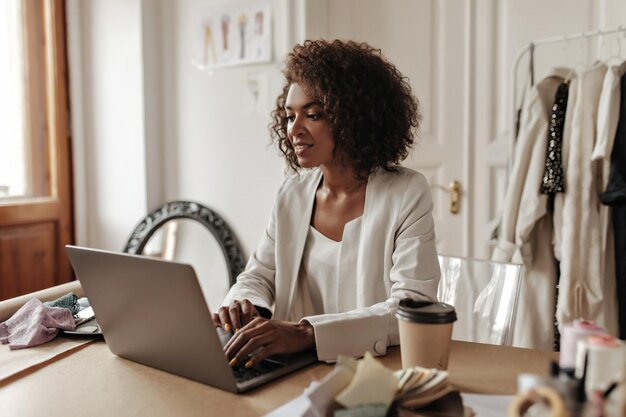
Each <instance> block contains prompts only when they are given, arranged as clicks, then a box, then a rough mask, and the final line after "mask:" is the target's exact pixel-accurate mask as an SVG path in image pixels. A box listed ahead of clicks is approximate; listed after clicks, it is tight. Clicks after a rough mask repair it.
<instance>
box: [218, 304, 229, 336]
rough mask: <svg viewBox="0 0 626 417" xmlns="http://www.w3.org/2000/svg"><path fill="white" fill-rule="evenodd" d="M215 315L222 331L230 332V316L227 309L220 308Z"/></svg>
mask: <svg viewBox="0 0 626 417" xmlns="http://www.w3.org/2000/svg"><path fill="white" fill-rule="evenodd" d="M217 314H218V316H219V318H220V322H221V324H222V327H223V328H224V330H226V331H227V332H230V331H231V330H232V324H231V322H230V315H229V314H228V307H225V306H224V307H220V309H219V310H217Z"/></svg>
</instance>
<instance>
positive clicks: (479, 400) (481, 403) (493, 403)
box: [461, 394, 513, 417]
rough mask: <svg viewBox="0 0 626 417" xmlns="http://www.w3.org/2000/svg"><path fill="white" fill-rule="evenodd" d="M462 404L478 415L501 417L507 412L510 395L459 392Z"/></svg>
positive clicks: (511, 399)
mask: <svg viewBox="0 0 626 417" xmlns="http://www.w3.org/2000/svg"><path fill="white" fill-rule="evenodd" d="M461 397H462V398H463V405H465V406H466V407H469V408H471V409H472V410H473V411H474V414H475V415H477V416H479V417H502V416H506V415H507V413H508V407H509V404H510V403H511V401H513V396H512V395H483V394H461Z"/></svg>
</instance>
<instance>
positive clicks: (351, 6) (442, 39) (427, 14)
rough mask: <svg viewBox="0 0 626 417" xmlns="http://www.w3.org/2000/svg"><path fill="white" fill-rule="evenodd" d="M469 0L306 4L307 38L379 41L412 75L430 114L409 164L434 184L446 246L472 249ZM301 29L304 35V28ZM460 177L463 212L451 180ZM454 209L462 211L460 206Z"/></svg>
mask: <svg viewBox="0 0 626 417" xmlns="http://www.w3.org/2000/svg"><path fill="white" fill-rule="evenodd" d="M466 4H467V3H466V2H465V1H463V0H454V1H445V2H443V1H439V2H438V1H434V0H419V1H415V0H387V1H380V0H332V1H329V0H326V1H319V0H314V1H308V2H307V3H306V18H305V20H306V21H305V27H306V30H305V33H304V37H305V38H307V39H315V38H326V39H352V40H355V41H365V42H367V43H369V44H371V45H372V46H374V47H377V48H380V49H381V50H382V52H383V54H384V55H385V56H386V57H387V58H388V59H389V60H390V61H391V62H392V63H394V64H395V65H396V67H397V68H398V69H399V70H400V71H401V72H402V73H403V74H404V75H405V76H407V77H409V79H410V82H411V85H412V87H413V92H414V94H415V95H416V96H417V98H418V100H419V102H420V104H421V108H422V113H423V120H422V126H421V129H420V133H419V140H418V143H417V145H416V146H415V148H414V150H413V152H412V154H411V156H410V157H409V158H408V160H407V161H405V163H404V165H406V166H408V167H410V168H413V169H415V170H417V171H420V172H422V173H423V174H424V175H426V177H427V178H428V180H429V182H430V184H431V186H432V194H433V200H434V204H435V213H434V214H435V222H436V223H435V224H436V233H437V246H438V250H439V253H443V254H449V255H468V254H469V252H468V251H469V249H468V242H470V241H471V240H470V236H469V230H468V225H469V222H468V221H469V219H470V214H471V213H470V210H469V209H470V207H469V204H467V193H466V188H467V184H468V181H467V174H466V173H467V172H470V171H469V169H470V167H469V166H467V161H466V158H465V157H464V156H465V155H467V151H466V149H465V148H466V142H467V140H466V138H465V136H464V132H465V131H466V126H465V120H466V111H465V110H464V108H466V107H467V106H466V105H465V103H466V102H467V89H466V85H467V80H466V77H465V71H464V67H465V60H466V54H465V52H464V51H465V48H466V45H465V43H466V42H465V38H466V37H465V20H466V18H465V13H466V9H467V7H466ZM300 36H302V34H300ZM453 181H456V182H457V183H458V184H459V187H460V190H459V192H458V196H459V201H458V202H457V203H456V204H458V212H456V213H452V212H451V210H450V208H451V207H450V206H451V197H450V192H449V185H450V184H451V183H452V182H453ZM454 211H455V210H454Z"/></svg>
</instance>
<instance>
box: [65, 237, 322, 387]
mask: <svg viewBox="0 0 626 417" xmlns="http://www.w3.org/2000/svg"><path fill="white" fill-rule="evenodd" d="M65 250H66V252H67V254H68V256H69V259H70V262H71V263H72V266H73V267H74V271H75V272H76V276H77V278H78V280H79V281H80V283H81V286H82V287H83V290H84V291H85V295H86V297H87V298H88V299H89V302H90V304H91V306H92V307H93V310H94V312H95V314H96V319H97V320H98V324H99V325H100V329H101V330H102V334H103V336H104V339H105V341H106V343H107V346H108V347H109V349H110V350H111V352H113V353H114V354H115V355H118V356H120V357H122V358H125V359H129V360H131V361H134V362H138V363H141V364H143V365H147V366H150V367H153V368H157V369H160V370H163V371H166V372H169V373H172V374H175V375H179V376H182V377H185V378H188V379H192V380H194V381H198V382H201V383H203V384H207V385H210V386H212V387H216V388H219V389H222V390H226V391H230V392H244V391H247V390H249V389H252V388H255V387H257V386H259V385H261V384H264V383H266V382H269V381H271V380H273V379H276V378H278V377H280V376H282V375H285V374H288V373H291V372H293V371H295V370H297V369H299V368H302V367H304V366H306V365H309V364H311V363H314V362H315V361H316V360H317V356H316V354H315V352H314V351H312V350H311V351H306V352H301V353H298V354H294V355H275V356H272V357H271V358H269V359H268V360H266V361H263V362H261V363H259V364H257V365H255V366H254V367H252V368H251V369H250V370H246V369H245V368H243V367H238V368H231V367H230V366H229V364H228V360H227V358H226V355H225V354H224V350H223V347H222V346H223V345H224V344H225V343H226V342H227V341H228V339H229V338H230V337H231V335H230V333H227V332H225V331H223V330H222V329H219V328H218V329H216V328H215V327H214V326H213V321H212V319H211V310H210V309H209V306H208V305H207V303H206V301H205V299H204V296H203V294H202V290H201V289H200V284H199V282H198V278H197V277H196V273H195V271H194V269H193V267H192V266H191V265H187V264H182V263H176V262H168V261H163V260H159V259H155V258H149V257H144V256H138V255H128V254H123V253H116V252H109V251H103V250H97V249H90V248H82V247H77V246H71V245H67V246H66V247H65Z"/></svg>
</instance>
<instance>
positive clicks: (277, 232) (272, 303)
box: [222, 167, 439, 361]
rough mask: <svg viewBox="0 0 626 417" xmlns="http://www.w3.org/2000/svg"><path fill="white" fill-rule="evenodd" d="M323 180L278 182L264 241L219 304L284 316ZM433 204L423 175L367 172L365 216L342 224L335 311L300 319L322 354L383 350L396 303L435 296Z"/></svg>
mask: <svg viewBox="0 0 626 417" xmlns="http://www.w3.org/2000/svg"><path fill="white" fill-rule="evenodd" d="M321 180H322V172H321V170H320V169H319V168H316V169H312V170H303V171H302V172H301V173H300V174H299V175H295V176H293V177H291V178H288V179H287V180H286V181H285V182H284V183H283V185H282V186H281V188H280V190H279V191H278V195H277V197H276V203H275V205H274V209H273V211H272V215H271V217H270V221H269V223H268V226H267V229H266V231H265V233H264V234H263V236H262V238H261V242H260V243H259V246H258V247H257V249H256V251H254V253H253V254H252V255H251V256H250V259H249V261H248V265H247V266H246V270H245V271H244V272H243V273H242V274H241V275H239V277H238V278H237V283H236V284H235V285H233V287H232V288H231V289H230V291H229V292H228V294H227V296H226V298H225V299H224V301H223V302H222V305H229V304H230V303H231V302H232V300H235V299H244V298H247V299H249V300H250V301H251V302H252V303H253V304H255V305H257V306H260V307H265V308H269V309H271V310H272V311H273V316H272V319H276V320H288V319H289V317H291V316H292V313H293V312H294V311H296V310H298V309H299V308H300V307H301V306H300V302H299V300H298V299H297V296H296V294H297V292H298V291H297V289H298V277H299V271H300V266H301V265H302V259H303V254H304V247H305V243H306V240H307V237H308V234H309V226H310V219H311V214H312V211H313V204H314V202H315V191H316V190H317V187H318V185H319V183H320V181H321ZM432 208H433V204H432V200H431V197H430V188H429V186H428V182H427V181H426V178H425V177H424V176H423V175H422V174H419V173H417V172H415V171H413V170H411V169H408V168H403V167H398V168H397V170H396V171H395V172H387V171H384V170H380V169H379V170H377V171H376V172H374V173H373V174H372V175H370V177H369V178H368V181H367V188H366V191H365V207H364V209H363V215H362V216H361V218H360V219H359V220H358V221H357V219H355V221H353V222H349V223H348V224H347V225H346V227H345V230H344V235H343V241H342V243H341V245H342V253H341V255H340V257H341V262H340V263H339V269H338V277H339V278H338V279H337V280H336V282H337V297H336V300H337V301H336V303H337V307H336V309H337V311H338V312H337V313H329V312H327V311H324V314H317V315H314V316H306V317H305V318H306V319H307V320H308V321H309V323H311V325H312V326H313V328H314V329H315V342H316V347H317V356H318V358H319V359H320V360H323V361H334V360H336V359H337V355H349V356H362V355H363V354H364V353H365V352H366V351H370V352H372V353H374V354H376V355H383V354H385V352H386V351H387V346H388V345H397V344H398V343H399V335H398V322H397V320H396V318H395V315H394V312H395V309H396V306H397V304H398V301H399V300H400V299H402V298H404V297H412V298H419V299H435V298H436V296H437V285H438V283H439V261H438V259H437V251H436V249H435V231H434V222H433V217H432ZM348 249H349V250H348ZM351 258H352V259H351Z"/></svg>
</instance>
